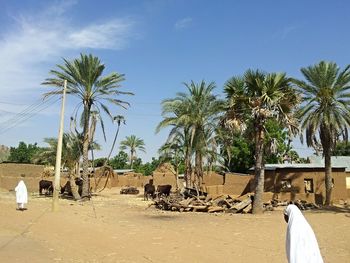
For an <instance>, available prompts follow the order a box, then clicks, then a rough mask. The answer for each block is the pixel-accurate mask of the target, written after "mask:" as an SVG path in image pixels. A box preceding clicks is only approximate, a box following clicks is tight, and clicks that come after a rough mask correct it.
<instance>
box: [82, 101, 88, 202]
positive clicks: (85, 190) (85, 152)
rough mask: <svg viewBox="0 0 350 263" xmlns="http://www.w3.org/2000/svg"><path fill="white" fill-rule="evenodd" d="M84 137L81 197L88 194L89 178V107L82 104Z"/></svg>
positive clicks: (86, 196)
mask: <svg viewBox="0 0 350 263" xmlns="http://www.w3.org/2000/svg"><path fill="white" fill-rule="evenodd" d="M83 114H84V130H83V133H84V138H83V175H82V179H83V189H82V194H81V197H82V198H88V197H89V196H90V193H89V192H90V180H89V119H90V107H89V105H87V104H84V113H83Z"/></svg>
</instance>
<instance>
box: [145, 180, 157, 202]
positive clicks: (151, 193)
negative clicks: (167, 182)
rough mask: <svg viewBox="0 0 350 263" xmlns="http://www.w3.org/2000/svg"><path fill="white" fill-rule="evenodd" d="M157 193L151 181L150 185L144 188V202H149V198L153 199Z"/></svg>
mask: <svg viewBox="0 0 350 263" xmlns="http://www.w3.org/2000/svg"><path fill="white" fill-rule="evenodd" d="M155 192H156V188H155V187H154V185H153V179H150V180H149V183H148V184H145V186H144V193H143V200H148V197H151V198H152V199H153V198H154V193H155Z"/></svg>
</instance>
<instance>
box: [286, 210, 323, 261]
mask: <svg viewBox="0 0 350 263" xmlns="http://www.w3.org/2000/svg"><path fill="white" fill-rule="evenodd" d="M284 218H285V220H286V222H288V228H287V237H286V252H287V259H288V262H289V263H323V260H322V256H321V253H320V249H319V247H318V243H317V239H316V237H315V234H314V231H313V230H312V228H311V226H310V225H309V223H308V222H307V221H306V219H305V217H304V216H303V214H302V213H301V211H300V210H299V208H298V207H297V206H296V205H292V204H291V205H288V206H287V208H286V209H285V210H284Z"/></svg>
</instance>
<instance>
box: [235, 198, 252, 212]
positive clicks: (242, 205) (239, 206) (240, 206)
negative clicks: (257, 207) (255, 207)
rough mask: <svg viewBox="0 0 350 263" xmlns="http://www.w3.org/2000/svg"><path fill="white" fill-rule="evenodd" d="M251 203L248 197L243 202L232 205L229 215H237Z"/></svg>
mask: <svg viewBox="0 0 350 263" xmlns="http://www.w3.org/2000/svg"><path fill="white" fill-rule="evenodd" d="M251 203H252V199H251V198H250V197H248V198H246V199H245V200H243V201H242V202H240V203H237V204H235V205H233V206H232V207H231V208H230V209H229V210H230V212H231V213H237V212H239V211H240V210H242V209H244V208H245V207H247V206H248V205H250V204H251Z"/></svg>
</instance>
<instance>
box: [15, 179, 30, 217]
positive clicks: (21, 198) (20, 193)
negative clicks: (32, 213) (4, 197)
mask: <svg viewBox="0 0 350 263" xmlns="http://www.w3.org/2000/svg"><path fill="white" fill-rule="evenodd" d="M15 191H16V201H17V206H18V210H21V211H23V210H25V208H24V204H27V203H28V192H27V187H26V185H25V184H24V182H23V180H21V181H19V183H18V185H17V186H16V188H15Z"/></svg>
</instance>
